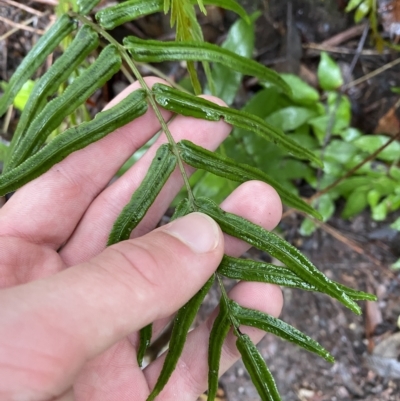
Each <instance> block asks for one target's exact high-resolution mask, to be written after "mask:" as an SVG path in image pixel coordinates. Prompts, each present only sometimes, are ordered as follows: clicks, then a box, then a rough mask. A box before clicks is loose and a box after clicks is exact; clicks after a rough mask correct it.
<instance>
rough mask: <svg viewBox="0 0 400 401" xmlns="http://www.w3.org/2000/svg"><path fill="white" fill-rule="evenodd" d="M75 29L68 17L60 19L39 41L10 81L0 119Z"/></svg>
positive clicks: (0, 106)
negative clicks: (29, 80)
mask: <svg viewBox="0 0 400 401" xmlns="http://www.w3.org/2000/svg"><path fill="white" fill-rule="evenodd" d="M74 29H75V23H74V21H73V20H71V19H70V18H69V17H68V16H67V15H63V16H62V17H61V18H59V19H58V20H57V21H56V22H55V23H54V24H53V25H52V26H51V28H50V29H49V30H48V31H47V32H46V33H45V34H44V35H43V36H42V37H41V38H40V39H39V40H38V41H37V43H36V44H35V45H34V46H33V47H32V49H31V51H30V52H29V53H28V55H27V56H26V57H25V58H24V59H23V61H22V62H21V64H20V65H19V66H18V68H17V70H16V71H15V73H14V74H13V76H12V77H11V79H10V82H9V84H8V85H7V88H6V90H5V92H4V94H3V96H2V97H1V98H0V117H1V116H2V115H3V114H4V113H5V112H6V110H7V108H8V106H10V105H11V103H12V102H13V101H14V98H15V96H16V95H17V93H18V92H19V91H20V89H21V88H22V86H23V85H24V83H25V82H26V81H27V80H28V79H29V78H30V77H31V76H32V75H33V74H34V73H35V71H36V70H37V69H38V68H39V66H40V65H41V64H43V63H44V61H45V60H46V58H47V56H48V55H49V54H50V53H52V52H53V50H54V49H55V48H56V47H57V46H58V45H59V44H60V42H61V41H62V40H63V39H64V38H65V37H66V36H67V35H68V34H70V33H71V32H72V31H73V30H74Z"/></svg>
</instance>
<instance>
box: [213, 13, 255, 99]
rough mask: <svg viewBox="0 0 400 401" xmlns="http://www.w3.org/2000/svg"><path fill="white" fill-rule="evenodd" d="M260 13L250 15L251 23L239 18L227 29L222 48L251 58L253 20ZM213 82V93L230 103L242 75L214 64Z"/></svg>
mask: <svg viewBox="0 0 400 401" xmlns="http://www.w3.org/2000/svg"><path fill="white" fill-rule="evenodd" d="M259 15H260V13H256V14H254V15H253V16H251V24H249V23H248V22H246V21H244V20H243V19H240V20H238V21H236V22H235V23H234V24H233V25H232V26H231V28H230V29H229V32H228V36H227V38H226V40H225V42H223V43H222V45H221V47H222V48H223V49H227V50H230V51H232V52H234V53H236V54H238V55H240V56H243V57H246V58H251V56H252V54H253V50H254V22H255V20H256V19H257V18H258V17H259ZM212 76H213V79H214V82H215V93H214V95H215V96H217V97H219V98H220V99H222V100H224V101H225V103H226V104H228V105H231V104H232V103H233V101H234V100H235V97H236V93H237V91H238V89H239V86H240V83H241V82H242V78H243V75H242V74H241V73H239V72H236V71H234V70H232V69H231V68H228V67H226V66H224V65H221V64H215V65H214V67H213V70H212Z"/></svg>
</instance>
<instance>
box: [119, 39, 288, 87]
mask: <svg viewBox="0 0 400 401" xmlns="http://www.w3.org/2000/svg"><path fill="white" fill-rule="evenodd" d="M124 46H125V48H126V49H127V50H129V52H130V53H131V54H132V56H133V58H134V60H136V61H142V62H146V63H148V62H149V63H152V62H155V63H159V62H163V61H182V60H185V61H208V62H215V63H220V64H222V65H225V66H226V67H229V68H231V69H233V70H235V71H238V72H240V73H242V74H245V75H251V76H254V77H256V78H258V79H259V80H261V81H267V82H270V83H271V84H273V85H276V86H277V87H279V88H280V89H281V90H282V91H284V92H285V93H287V94H290V93H291V91H290V88H289V86H288V85H287V84H286V82H285V81H284V80H283V79H282V78H281V77H280V76H279V74H277V73H276V72H275V71H273V70H271V69H269V68H267V67H265V66H263V65H262V64H259V63H257V62H256V61H254V60H250V59H248V58H246V57H242V56H238V55H237V54H235V53H233V52H230V51H228V50H226V49H222V48H220V47H219V46H216V45H212V44H210V43H205V42H203V43H199V42H194V41H193V42H162V41H158V40H143V39H139V38H136V37H135V36H128V37H126V38H125V39H124Z"/></svg>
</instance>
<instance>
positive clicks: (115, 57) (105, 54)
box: [9, 45, 122, 168]
mask: <svg viewBox="0 0 400 401" xmlns="http://www.w3.org/2000/svg"><path fill="white" fill-rule="evenodd" d="M121 62H122V61H121V57H120V55H119V52H118V49H117V48H116V47H115V46H113V45H108V46H107V47H106V48H104V49H103V51H102V52H101V53H100V55H99V57H98V58H97V60H96V61H95V62H94V63H93V64H92V65H91V66H90V67H89V68H88V69H87V70H85V71H84V72H83V74H82V75H81V76H79V77H78V78H77V79H75V80H74V81H73V82H72V84H71V85H70V86H68V87H67V89H66V90H65V92H64V93H63V94H62V95H61V96H59V97H57V98H56V99H54V100H52V101H51V102H49V103H48V104H47V105H46V107H45V108H44V109H43V110H42V112H41V113H40V114H39V115H38V116H37V117H36V118H35V119H34V120H33V122H32V124H31V125H30V126H29V128H28V130H27V132H26V134H25V136H24V137H23V138H22V139H21V141H20V144H19V145H18V149H19V151H18V153H14V154H13V156H12V157H11V159H10V161H9V167H10V168H13V167H17V166H18V165H19V164H20V163H22V162H23V161H24V160H25V159H26V158H28V157H29V156H32V155H33V154H34V153H36V152H37V151H38V150H39V149H40V148H41V146H42V145H43V143H44V142H45V141H46V139H47V137H48V136H49V134H50V133H51V132H52V131H53V130H54V129H56V128H57V127H58V126H59V125H60V124H61V122H62V121H63V119H64V118H65V117H66V116H68V115H70V114H71V113H72V112H73V111H74V110H75V109H76V108H77V107H78V106H80V105H81V104H82V103H83V102H85V101H86V100H87V99H88V98H89V96H91V95H92V94H93V93H94V92H95V91H96V90H97V89H98V88H101V87H102V86H103V85H104V84H105V83H106V82H107V81H108V80H109V79H110V78H111V77H112V76H113V75H114V74H115V73H116V72H117V71H119V69H120V67H121Z"/></svg>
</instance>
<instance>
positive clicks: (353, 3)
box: [345, 0, 365, 13]
mask: <svg viewBox="0 0 400 401" xmlns="http://www.w3.org/2000/svg"><path fill="white" fill-rule="evenodd" d="M363 1H365V0H350V1H349V4H347V7H346V10H345V11H346V12H347V13H348V12H350V11H353V10H355V9H356V8H357V7H358V6H359V5H360V4H361V3H362V2H363Z"/></svg>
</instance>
